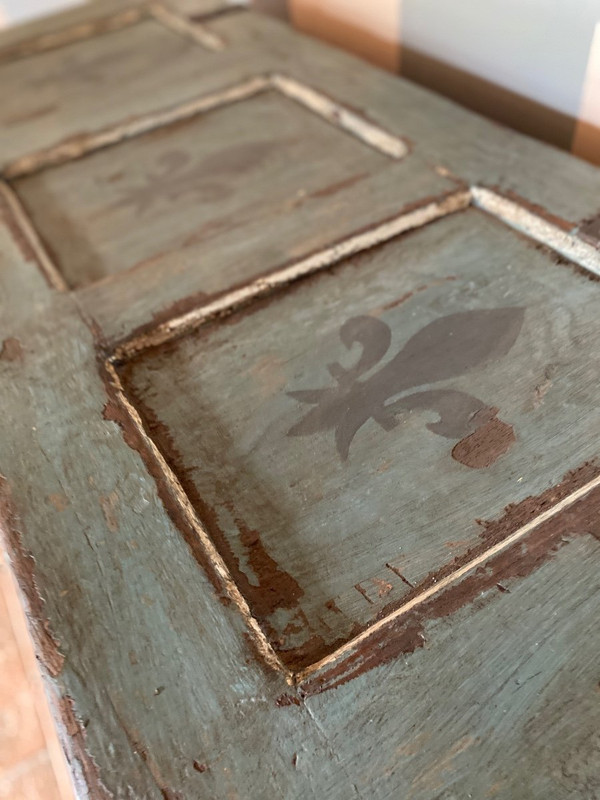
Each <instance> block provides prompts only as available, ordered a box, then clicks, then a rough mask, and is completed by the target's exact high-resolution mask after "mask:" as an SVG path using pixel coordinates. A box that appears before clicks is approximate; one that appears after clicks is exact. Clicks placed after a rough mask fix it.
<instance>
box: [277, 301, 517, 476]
mask: <svg viewBox="0 0 600 800" xmlns="http://www.w3.org/2000/svg"><path fill="white" fill-rule="evenodd" d="M523 318H524V309H523V308H519V307H508V308H493V309H481V310H476V311H464V312H459V313H456V314H450V315H448V316H445V317H441V318H440V319H437V320H434V321H433V322H430V323H429V324H428V325H426V326H425V327H424V328H421V330H420V331H418V332H417V333H416V334H415V335H414V336H412V337H411V338H410V339H409V340H408V342H407V343H406V344H405V345H404V347H403V348H402V349H401V350H400V352H399V353H397V355H396V356H394V358H392V359H391V360H390V361H388V362H387V363H385V364H383V366H381V367H380V369H379V370H377V372H374V373H372V374H371V375H370V376H369V377H367V378H362V376H364V375H365V373H367V372H368V371H369V370H371V369H372V368H373V367H374V366H375V365H377V364H378V363H379V362H380V361H381V360H382V359H383V357H384V356H385V354H386V353H387V351H388V349H389V346H390V344H391V340H392V334H391V331H390V328H389V326H388V325H386V323H385V322H383V321H382V320H380V319H377V318H376V317H370V316H361V317H353V318H352V319H349V320H348V321H347V322H345V323H344V324H343V325H342V327H341V328H340V339H341V340H342V343H343V344H344V346H345V347H346V348H347V349H350V348H351V347H352V346H353V345H354V344H359V345H360V347H361V349H362V352H361V355H360V357H359V359H358V361H357V363H356V364H355V365H354V366H353V367H350V368H349V369H346V368H344V367H343V366H342V365H341V364H339V363H337V362H336V363H333V364H329V365H328V367H327V368H328V370H329V374H330V375H331V376H332V378H334V379H335V381H336V384H337V385H336V386H334V387H331V388H323V389H308V390H306V389H303V390H298V391H291V392H288V395H289V396H290V397H292V398H294V399H295V400H298V401H300V402H301V403H305V404H308V405H313V406H314V408H312V409H311V410H310V411H309V412H308V413H307V414H305V416H304V417H303V418H302V419H301V420H300V422H298V423H297V424H296V425H294V426H293V427H292V428H291V429H290V430H289V431H288V436H306V435H309V434H314V433H318V432H320V431H326V430H330V429H334V431H335V442H336V447H337V451H338V453H339V455H340V457H341V458H342V460H344V461H345V460H346V459H347V458H348V454H349V452H350V445H351V444H352V440H353V439H354V436H355V435H356V433H357V432H358V431H359V430H360V428H361V427H362V426H363V425H364V424H365V423H366V422H367V421H368V420H370V419H373V420H374V421H375V422H377V423H378V424H379V425H380V426H381V427H382V428H383V429H384V430H391V429H392V428H394V427H395V426H396V425H397V424H398V418H397V414H398V413H399V412H401V411H408V410H411V409H415V408H420V409H432V410H434V411H436V412H437V413H438V415H439V420H438V421H437V422H431V423H428V424H427V428H428V429H429V430H430V431H432V432H433V433H437V434H439V435H440V436H445V437H447V438H451V439H454V438H456V439H460V438H461V437H464V436H468V435H469V434H473V433H474V432H475V431H476V430H477V429H478V428H479V427H481V426H482V425H484V424H486V423H489V422H490V420H491V419H492V418H493V417H495V414H496V412H497V409H494V408H491V407H490V406H488V405H486V404H485V403H483V402H482V401H481V400H479V399H477V398H476V397H473V396H472V395H469V394H467V393H465V392H462V391H458V390H454V389H445V388H444V389H429V388H427V389H421V390H419V391H416V392H415V391H411V390H414V389H418V387H420V386H426V385H427V386H429V385H431V384H432V383H437V382H439V381H442V380H447V379H450V378H456V377H459V376H461V375H464V374H465V373H467V372H470V371H471V370H473V369H474V368H476V367H481V366H483V365H485V364H487V363H489V362H491V361H495V360H497V359H499V358H501V357H503V356H505V355H506V354H507V353H508V352H509V350H510V349H511V347H512V346H513V344H514V343H515V341H516V339H517V337H518V335H519V332H520V330H521V326H522V324H523ZM394 398H395V399H394ZM388 401H391V402H388ZM497 422H498V423H499V424H500V425H505V423H500V421H497ZM506 427H509V426H506ZM511 431H512V428H511Z"/></svg>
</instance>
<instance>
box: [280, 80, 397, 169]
mask: <svg viewBox="0 0 600 800" xmlns="http://www.w3.org/2000/svg"><path fill="white" fill-rule="evenodd" d="M271 80H272V81H273V85H274V86H275V87H276V88H277V89H279V90H280V91H281V92H283V93H284V94H285V95H287V96H288V97H291V98H292V100H296V102H298V103H302V105H304V106H306V107H307V108H310V109H311V110H312V111H314V112H315V113H316V114H320V115H321V116H322V117H324V118H325V119H327V120H328V121H329V122H331V123H332V124H334V125H337V126H338V127H340V128H343V129H344V130H347V131H348V132H349V133H352V134H353V135H354V136H357V137H358V138H359V139H362V140H363V142H365V143H366V144H368V145H370V146H371V147H374V148H375V149H376V150H380V151H381V152H382V153H385V154H386V155H388V156H390V158H403V157H404V156H405V155H406V154H407V153H408V147H407V145H406V143H405V142H403V141H402V139H400V138H399V137H398V136H392V135H391V134H389V133H386V132H385V131H383V130H381V128H379V127H378V126H377V125H373V124H372V123H371V122H368V121H367V120H366V119H363V118H362V117H360V116H358V114H355V113H354V112H353V111H350V110H348V109H347V108H344V107H343V106H341V105H340V104H339V103H336V102H335V101H334V100H331V99H330V98H328V97H326V96H325V95H324V94H323V93H322V92H318V91H316V90H315V89H312V88H311V87H309V86H305V85H303V84H302V83H301V82H300V81H297V80H295V79H293V78H288V77H287V76H286V75H279V74H275V75H273V76H272V78H271Z"/></svg>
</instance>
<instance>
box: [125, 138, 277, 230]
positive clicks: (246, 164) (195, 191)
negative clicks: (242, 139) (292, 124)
mask: <svg viewBox="0 0 600 800" xmlns="http://www.w3.org/2000/svg"><path fill="white" fill-rule="evenodd" d="M280 144H285V142H283V141H282V142H281V143H280ZM273 147H274V143H273V142H248V143H245V144H238V145H233V146H230V147H227V148H224V149H222V150H221V151H220V152H217V153H213V154H212V155H210V156H206V157H204V158H201V159H200V160H199V161H198V163H194V160H193V158H192V156H191V154H190V153H188V152H186V151H185V150H167V151H166V152H163V153H161V154H160V155H158V156H157V158H156V162H155V163H156V169H155V170H154V171H152V172H148V173H146V174H145V175H144V176H142V182H141V183H138V184H135V185H133V186H129V187H127V189H125V190H124V191H123V192H122V194H121V197H120V199H119V201H118V202H117V203H116V204H115V207H121V206H131V207H132V208H133V210H134V213H135V214H136V215H138V216H139V215H141V214H143V213H145V212H146V211H148V210H149V209H151V208H153V207H154V206H155V205H158V204H160V203H161V202H164V201H167V202H169V203H172V202H175V201H177V200H179V199H180V198H182V197H185V196H190V197H195V198H201V199H202V201H203V202H206V203H215V202H218V201H222V200H225V199H227V198H228V197H230V196H231V195H232V194H233V193H234V191H235V187H236V183H235V181H236V180H239V179H240V177H241V176H243V175H244V174H245V173H247V172H248V171H250V170H252V169H254V168H256V167H257V166H260V165H261V164H262V163H263V162H264V161H265V160H266V159H267V158H268V157H269V155H272V152H273Z"/></svg>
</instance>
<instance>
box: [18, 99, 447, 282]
mask: <svg viewBox="0 0 600 800" xmlns="http://www.w3.org/2000/svg"><path fill="white" fill-rule="evenodd" d="M392 166H393V162H392V161H391V159H390V158H389V157H388V156H385V155H383V154H382V153H379V152H377V151H376V150H375V149H373V148H371V147H369V146H367V145H366V144H364V143H363V142H362V141H360V140H358V139H357V138H355V137H354V136H352V135H350V134H349V133H347V132H344V131H342V130H340V129H339V128H337V127H336V126H334V125H332V124H330V123H328V122H326V121H325V120H323V119H322V118H321V117H320V116H318V115H317V114H315V113H313V112H312V111H310V110H308V109H306V108H304V107H303V106H301V105H299V104H298V103H296V102H294V101H293V100H291V99H289V98H287V97H285V96H284V95H282V94H280V93H279V92H278V91H275V90H266V91H263V92H262V93H260V94H258V95H256V96H254V97H251V98H249V99H246V100H243V101H240V102H235V103H230V104H228V105H226V106H223V107H221V108H218V109H215V110H213V111H210V112H208V113H205V114H201V115H198V116H196V117H194V118H192V119H188V120H185V121H182V122H178V123H175V124H172V125H167V126H166V127H163V128H159V129H157V130H155V131H153V132H151V133H148V134H145V135H143V136H138V137H136V138H134V139H131V140H128V141H125V142H123V143H121V144H119V145H116V146H114V147H110V148H107V149H104V150H100V151H98V152H96V153H94V154H91V155H88V156H87V157H85V158H82V159H80V160H77V161H73V162H71V163H68V164H63V165H61V166H57V167H54V168H50V169H46V170H44V171H42V172H40V173H38V174H35V175H32V176H30V177H26V178H22V179H21V180H18V181H16V182H15V190H16V191H17V193H18V195H19V196H20V198H21V201H22V203H23V204H24V206H25V208H26V209H27V211H28V212H29V214H30V215H31V217H32V219H33V222H34V224H35V226H36V227H37V229H38V231H39V232H40V233H41V235H42V238H43V239H44V241H45V242H46V244H47V246H48V249H49V250H50V252H51V253H52V255H53V256H54V258H55V260H56V263H57V265H58V267H59V269H60V270H61V272H62V273H63V275H64V276H65V277H66V279H67V282H68V283H69V285H71V286H80V285H82V284H85V283H89V282H93V281H97V280H99V279H101V278H103V277H106V276H108V275H112V274H115V273H118V272H121V271H123V270H127V269H131V268H133V267H136V268H138V269H140V270H141V269H143V268H144V267H152V268H153V270H156V269H157V267H158V266H160V265H163V264H164V265H169V267H170V269H169V274H170V275H171V277H172V276H173V275H176V274H177V273H178V272H180V271H181V269H184V268H189V266H190V264H193V267H194V272H195V273H198V272H200V273H202V274H203V281H202V289H203V290H204V291H215V290H218V289H221V288H224V287H225V286H226V285H227V283H228V282H230V281H231V280H232V279H233V280H234V281H235V280H240V279H243V277H245V273H247V272H248V271H250V268H248V267H245V266H244V265H245V264H248V258H247V254H248V252H250V251H252V250H254V249H256V248H258V247H259V246H261V244H262V243H263V242H264V241H265V240H272V242H273V243H272V248H273V249H276V248H279V249H282V248H283V247H287V250H288V252H289V253H290V255H291V254H293V252H294V249H295V248H296V249H298V251H299V252H301V248H302V247H307V248H309V249H310V247H311V246H313V247H314V246H315V245H314V244H313V245H311V239H313V238H314V237H315V236H316V235H318V234H320V235H321V239H322V238H323V237H325V238H326V237H327V235H331V234H330V231H329V226H327V229H324V226H323V224H322V217H323V214H324V213H325V209H329V210H330V213H331V210H332V208H333V209H335V207H336V206H338V207H339V204H340V195H344V193H348V192H349V191H353V192H354V194H355V196H356V197H360V198H361V199H362V207H364V206H365V205H369V206H370V205H371V203H372V202H373V201H374V200H375V199H376V197H377V188H376V187H374V186H373V185H372V184H370V179H371V178H372V176H373V175H374V174H375V175H377V174H378V173H383V172H384V171H385V170H389V169H390V167H392ZM423 169H424V168H423ZM399 175H400V176H401V175H402V172H401V173H399ZM436 180H437V182H438V183H442V179H440V178H438V177H437V176H436ZM369 197H370V198H371V202H370V203H366V201H368V199H369ZM343 213H344V214H345V215H346V218H347V216H348V215H347V206H345V207H344V209H343ZM372 213H373V212H372V210H371V211H370V213H364V212H363V211H362V208H361V207H360V205H359V204H358V203H357V204H356V210H355V212H354V213H353V215H352V219H351V220H349V222H351V224H352V226H355V227H360V226H361V224H365V223H366V222H368V221H369V220H370V216H371V215H372ZM290 218H294V219H297V224H295V225H294V226H293V230H292V231H290V232H286V231H285V230H282V229H284V228H285V225H286V223H287V221H288V220H289V219H290ZM232 242H237V245H238V253H239V265H238V267H237V268H236V269H233V270H229V271H228V272H227V273H226V274H225V275H221V274H220V272H219V271H218V270H215V269H214V267H213V266H212V265H211V266H208V267H206V268H203V261H204V262H206V259H207V250H210V251H211V254H212V256H213V257H214V256H215V254H217V255H218V252H219V248H220V247H221V248H222V247H227V246H228V245H229V246H230V245H231V243H232ZM263 264H264V262H263ZM203 269H204V272H203ZM140 275H141V273H140ZM140 279H142V278H141V277H140ZM142 280H143V279H142Z"/></svg>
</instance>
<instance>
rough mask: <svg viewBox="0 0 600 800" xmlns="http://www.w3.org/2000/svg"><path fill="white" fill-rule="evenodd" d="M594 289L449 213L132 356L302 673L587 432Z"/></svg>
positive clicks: (464, 544)
mask: <svg viewBox="0 0 600 800" xmlns="http://www.w3.org/2000/svg"><path fill="white" fill-rule="evenodd" d="M597 304H598V288H597V286H596V284H595V283H594V282H593V281H590V280H589V279H588V278H587V277H586V276H584V275H582V274H580V273H579V272H576V271H575V270H573V269H572V268H571V267H570V266H569V265H565V264H564V263H563V264H559V263H557V260H556V259H555V258H554V257H553V256H552V255H551V254H549V253H548V252H546V251H544V250H542V249H540V248H539V247H536V246H535V245H534V244H533V243H531V242H530V241H529V240H527V239H525V238H523V237H521V236H519V235H518V234H516V233H515V232H514V231H511V230H510V229H508V228H506V227H504V226H503V225H502V224H501V223H499V222H497V221H496V220H494V219H493V218H491V217H489V216H487V215H485V214H483V213H482V212H480V211H476V210H474V209H470V210H468V211H466V212H462V213H458V214H454V215H452V216H450V217H447V218H445V219H443V220H441V221H439V222H436V223H433V224H432V225H430V226H428V227H426V228H422V229H420V230H419V231H416V232H414V233H412V234H409V235H407V236H405V237H404V238H398V239H395V240H393V241H390V242H388V243H386V244H385V245H383V246H380V247H379V248H377V249H375V250H372V251H370V252H367V253H364V254H363V255H361V256H358V257H355V258H352V259H350V260H348V261H347V262H345V263H344V264H343V265H341V266H339V267H337V268H335V269H333V270H330V271H327V272H322V273H320V274H317V275H315V276H313V277H311V278H309V279H306V280H304V281H302V282H300V283H298V284H296V286H295V287H293V288H290V289H288V290H287V291H285V292H283V293H280V294H278V295H274V296H272V297H271V298H270V299H269V300H265V301H261V302H259V303H258V304H256V305H255V306H253V307H250V309H249V310H247V311H246V312H244V313H238V314H234V315H232V316H231V317H229V318H227V320H226V321H224V322H219V323H211V324H207V325H205V326H203V327H201V328H200V329H199V330H198V331H197V332H196V333H193V334H190V335H187V336H185V337H184V338H181V339H179V340H177V341H174V342H171V343H169V344H167V345H163V346H162V347H160V348H157V349H154V350H149V351H146V353H144V354H142V355H141V356H139V357H137V359H136V360H135V361H133V362H131V363H130V364H128V365H127V366H125V367H123V373H122V377H123V380H124V385H125V388H126V392H127V393H128V394H129V396H130V399H131V400H132V402H133V403H134V405H136V407H137V408H138V409H139V411H140V413H141V415H142V417H143V419H144V421H145V423H146V425H147V426H148V430H149V431H150V433H151V435H152V436H153V437H154V439H155V441H156V442H157V444H158V446H159V448H161V450H162V452H163V454H164V456H165V458H166V459H167V461H168V463H169V464H170V466H171V467H172V469H173V470H174V472H175V473H176V475H177V476H178V478H179V479H180V481H181V482H182V484H183V485H184V487H185V489H186V491H187V492H188V494H189V496H190V499H191V500H192V503H193V504H194V505H195V508H196V510H197V513H198V515H199V517H200V519H201V520H202V522H203V524H204V525H205V526H206V529H207V530H208V532H209V533H210V535H211V536H212V537H213V540H214V542H215V544H216V546H217V547H218V549H219V550H220V552H221V554H222V555H223V558H224V559H225V561H226V562H227V564H228V566H229V568H230V570H231V572H232V574H233V575H234V577H235V579H236V581H237V582H238V585H239V587H240V589H241V591H242V592H243V594H244V595H245V596H246V597H247V599H248V601H249V604H250V607H251V609H252V611H253V612H254V614H255V615H256V616H257V618H258V619H259V620H260V622H261V624H262V625H263V627H264V629H265V630H266V632H267V634H268V636H269V638H270V639H271V641H272V643H273V646H274V647H275V649H276V650H277V651H278V652H279V653H280V655H281V657H282V658H283V659H284V661H286V663H288V664H290V665H291V666H293V667H299V666H305V665H306V664H308V663H311V662H312V661H314V660H316V659H317V658H319V657H322V656H323V655H324V654H326V653H327V652H329V651H331V650H333V649H334V648H335V647H336V646H339V644H340V643H341V642H343V641H346V640H347V639H349V638H351V637H352V636H353V635H355V634H356V633H357V632H358V631H359V630H361V629H363V628H364V626H366V625H368V624H369V623H370V622H371V621H373V620H374V619H376V618H377V617H379V616H381V615H382V614H383V615H385V613H386V612H387V611H389V610H390V609H392V608H393V607H394V605H395V604H397V603H398V602H400V601H401V599H402V597H403V596H404V595H406V594H407V593H408V592H410V591H412V590H413V589H412V587H418V586H419V584H421V583H423V582H424V581H425V579H426V578H427V577H428V576H429V575H431V573H435V572H436V571H437V570H439V569H441V568H443V567H444V566H445V565H448V564H450V563H451V562H452V561H453V559H454V558H456V557H460V556H462V555H464V554H465V553H466V551H468V550H469V549H471V548H473V547H476V546H477V545H478V544H480V543H481V541H482V538H481V537H482V534H483V532H484V528H483V527H482V525H481V524H480V523H479V522H478V520H485V519H493V518H494V517H497V516H499V515H500V514H501V513H502V511H503V509H504V507H505V506H506V505H507V504H509V503H511V502H517V501H519V500H522V499H523V498H524V497H526V496H528V495H530V494H539V493H540V492H541V491H543V490H544V489H546V488H548V487H550V486H553V485H556V484H557V483H559V482H560V480H561V478H562V476H563V475H564V474H565V472H566V471H567V470H568V469H570V468H573V467H576V466H578V465H580V464H581V463H582V462H584V461H585V460H586V458H588V457H591V456H592V455H593V453H594V451H595V448H596V442H597V437H598V435H599V434H600V411H599V410H598V407H597V402H596V397H595V391H594V386H595V381H594V380H592V379H591V377H590V376H592V375H598V374H600V373H599V369H600V355H599V352H600V350H599V348H598V342H599V341H600V323H599V322H598V314H597Z"/></svg>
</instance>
